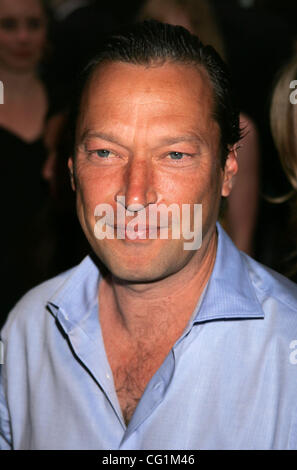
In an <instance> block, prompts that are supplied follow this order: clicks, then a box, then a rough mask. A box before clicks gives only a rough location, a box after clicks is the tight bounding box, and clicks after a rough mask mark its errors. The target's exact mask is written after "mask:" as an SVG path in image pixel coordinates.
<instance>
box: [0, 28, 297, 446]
mask: <svg viewBox="0 0 297 470" xmlns="http://www.w3.org/2000/svg"><path fill="white" fill-rule="evenodd" d="M78 103H79V106H78V117H77V120H76V136H75V151H74V152H73V155H72V157H71V158H70V159H69V169H70V173H71V180H72V186H73V189H74V190H75V191H76V194H77V210H78V217H79V220H80V223H81V225H82V228H83V230H84V232H85V234H86V237H87V238H88V240H89V242H90V245H91V246H92V248H93V252H94V255H95V256H93V257H92V258H94V259H92V258H90V257H88V258H86V259H85V260H83V262H82V263H81V264H80V265H79V266H78V267H76V268H74V269H72V270H70V271H69V272H67V273H63V274H61V275H60V276H58V277H57V278H55V279H52V280H50V281H48V282H46V283H44V284H42V285H41V286H39V287H37V288H35V289H33V290H32V291H31V292H29V293H28V294H27V295H26V296H25V297H24V298H23V299H22V300H21V301H20V302H19V303H18V304H17V305H16V307H15V309H14V310H13V312H11V314H10V316H9V319H8V321H7V323H6V325H5V327H4V329H3V332H2V341H3V345H4V364H3V366H2V372H1V381H2V383H1V399H0V406H1V408H0V413H1V422H0V423H1V428H0V429H1V447H2V448H13V449H256V448H261V449H270V448H274V449H278V448H294V447H296V444H297V433H296V426H297V414H296V411H297V410H296V405H297V403H296V401H297V400H296V383H297V382H296V379H297V366H296V362H297V361H296V356H297V354H295V348H296V339H297V338H296V337H297V329H296V327H297V303H296V296H297V289H296V287H295V285H294V284H292V283H291V282H290V281H288V280H286V279H284V278H283V277H281V276H279V275H277V274H276V273H273V272H270V271H268V270H267V269H265V268H264V267H262V266H261V265H259V264H258V263H256V262H255V261H253V260H252V259H250V258H249V257H248V256H246V255H244V254H243V253H240V252H239V251H238V250H237V249H236V248H235V246H234V245H233V244H232V242H231V240H230V239H229V238H228V237H227V235H226V234H225V233H224V231H223V230H222V229H221V227H220V225H219V224H217V225H216V220H217V217H218V212H219V206H220V199H221V196H223V197H226V196H228V194H229V193H230V191H231V188H232V181H233V177H234V175H235V173H236V170H237V162H236V143H237V142H238V140H239V137H240V131H239V128H238V112H237V111H236V109H235V106H234V104H233V100H232V94H231V90H230V82H229V78H228V75H227V72H226V71H225V68H224V65H223V64H222V62H221V61H220V59H219V57H218V56H217V54H216V53H215V52H214V50H213V49H212V48H208V47H204V46H203V45H202V44H201V43H200V42H199V40H198V38H196V37H195V36H192V35H191V34H190V33H188V32H187V31H186V30H184V29H183V28H180V27H174V26H169V25H163V24H161V23H157V22H149V23H144V24H140V25H136V26H134V27H132V28H131V30H130V31H128V32H126V33H123V34H122V35H118V36H115V37H111V38H110V39H109V41H108V42H107V45H106V47H105V49H103V51H102V52H101V55H100V56H99V57H98V58H97V59H96V60H95V61H93V63H92V64H91V66H90V67H89V68H88V70H87V74H86V81H85V83H84V86H83V88H82V94H81V96H80V99H79V101H78ZM201 205H202V217H201V218H200V216H199V214H200V215H201V212H199V208H200V207H201ZM169 207H172V208H173V209H172V211H171V212H169V211H168V212H167V214H165V212H166V211H165V209H166V208H169ZM151 208H153V209H154V208H155V209H156V208H157V209H159V208H160V212H159V214H158V217H157V218H154V216H153V214H154V212H153V211H152V210H151ZM184 208H186V209H187V210H184ZM176 209H180V210H176ZM123 214H124V215H123ZM197 214H198V215H197ZM166 215H167V217H166ZM197 220H198V222H201V220H202V227H201V224H199V223H198V224H197V223H196V222H197ZM198 232H200V234H201V243H200V242H199V240H200V238H199V237H198V238H197V237H196V235H197V233H198ZM191 234H192V238H194V245H195V246H194V245H192V246H191V249H189V247H188V246H187V243H190V241H189V240H190V235H191ZM177 235H179V236H177ZM195 237H196V240H195Z"/></svg>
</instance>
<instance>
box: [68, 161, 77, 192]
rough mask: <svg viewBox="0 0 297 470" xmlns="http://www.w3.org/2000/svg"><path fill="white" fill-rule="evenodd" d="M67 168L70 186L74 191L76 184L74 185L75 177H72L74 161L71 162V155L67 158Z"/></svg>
mask: <svg viewBox="0 0 297 470" xmlns="http://www.w3.org/2000/svg"><path fill="white" fill-rule="evenodd" d="M68 168H69V173H70V182H71V187H72V189H73V191H75V190H76V185H75V177H74V162H73V157H72V156H71V157H69V158H68Z"/></svg>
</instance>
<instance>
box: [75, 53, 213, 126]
mask: <svg viewBox="0 0 297 470" xmlns="http://www.w3.org/2000/svg"><path fill="white" fill-rule="evenodd" d="M213 105H214V104H213V89H212V85H211V82H210V79H209V76H208V74H207V71H206V70H205V69H204V68H202V67H199V66H194V65H184V64H177V63H171V62H166V63H164V64H162V65H155V64H154V65H151V66H143V65H134V64H126V63H121V62H112V63H107V64H104V63H103V64H101V65H100V66H99V67H98V68H97V69H96V70H95V71H94V72H93V74H92V76H91V78H90V80H89V82H88V84H87V86H86V88H85V90H84V93H83V96H82V100H81V115H80V119H79V121H80V123H81V122H82V121H85V120H86V119H87V120H89V119H90V118H92V117H94V118H95V119H96V118H97V117H98V118H100V116H104V117H105V118H107V117H108V116H109V115H112V114H114V113H119V114H120V113H121V112H122V113H127V118H128V114H129V116H130V115H131V113H134V114H135V112H136V110H137V112H138V114H142V113H143V114H145V115H150V116H151V117H153V116H154V115H155V116H156V117H157V116H158V115H159V114H163V115H164V114H165V115H166V113H167V114H168V117H169V115H172V114H178V113H182V114H183V115H185V116H187V117H188V118H193V119H195V118H196V117H198V116H200V120H201V119H202V118H204V120H205V121H207V120H210V119H212V112H213Z"/></svg>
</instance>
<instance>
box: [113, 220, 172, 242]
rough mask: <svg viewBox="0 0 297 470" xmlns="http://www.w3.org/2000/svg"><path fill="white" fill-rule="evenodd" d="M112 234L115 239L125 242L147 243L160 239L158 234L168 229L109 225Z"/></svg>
mask: <svg viewBox="0 0 297 470" xmlns="http://www.w3.org/2000/svg"><path fill="white" fill-rule="evenodd" d="M107 225H108V226H109V227H110V228H111V229H112V230H113V232H114V234H115V238H119V239H122V240H126V241H148V240H155V239H157V238H160V233H161V232H162V231H164V230H165V229H167V230H168V227H160V226H147V225H139V224H136V225H135V226H133V227H131V226H129V225H109V224H107Z"/></svg>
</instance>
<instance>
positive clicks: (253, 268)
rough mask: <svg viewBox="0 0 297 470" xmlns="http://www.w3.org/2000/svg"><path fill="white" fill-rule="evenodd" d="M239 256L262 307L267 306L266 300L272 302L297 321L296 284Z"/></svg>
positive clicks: (247, 257)
mask: <svg viewBox="0 0 297 470" xmlns="http://www.w3.org/2000/svg"><path fill="white" fill-rule="evenodd" d="M241 256H242V258H243V260H244V262H245V265H246V267H247V270H248V274H249V278H250V280H251V283H252V285H253V288H254V290H255V293H256V296H257V297H258V299H259V300H260V302H261V303H262V305H263V307H265V305H264V304H265V303H266V304H267V305H268V300H271V301H274V305H278V306H279V308H282V310H283V312H291V313H292V314H293V315H294V318H295V319H296V321H297V284H295V282H292V281H290V279H288V278H286V277H285V276H283V275H282V274H280V273H278V272H276V271H274V270H273V269H271V268H268V267H267V266H264V265H262V264H261V263H259V262H258V261H256V260H254V259H252V258H251V257H250V256H248V255H246V254H245V253H242V252H241Z"/></svg>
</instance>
